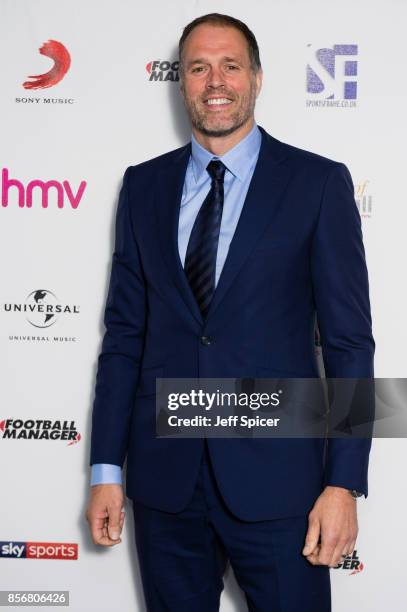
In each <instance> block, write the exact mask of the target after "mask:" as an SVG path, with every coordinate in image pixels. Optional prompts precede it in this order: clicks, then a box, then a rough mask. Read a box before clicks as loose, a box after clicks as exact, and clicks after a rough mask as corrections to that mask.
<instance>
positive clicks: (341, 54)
mask: <svg viewBox="0 0 407 612" xmlns="http://www.w3.org/2000/svg"><path fill="white" fill-rule="evenodd" d="M212 11H217V12H222V13H228V14H231V15H233V16H236V17H238V18H240V19H242V20H243V21H245V22H246V23H247V24H248V25H249V27H250V28H251V29H252V30H253V31H254V33H255V35H256V37H257V39H258V43H259V46H260V54H261V60H262V64H263V68H264V84H263V90H262V93H261V95H260V98H259V99H258V104H257V109H256V120H257V122H258V123H259V124H260V125H262V126H263V127H265V128H266V129H267V130H268V131H269V132H271V133H272V134H273V135H274V136H275V137H277V138H279V139H280V140H283V141H285V142H289V143H291V144H294V145H296V146H298V147H302V148H306V149H309V150H311V151H315V152H317V153H320V154H322V155H325V156H328V157H331V158H333V159H336V160H338V161H343V162H345V163H346V164H347V165H348V167H349V169H350V171H351V173H352V177H353V180H354V183H355V190H356V193H355V197H356V201H357V203H358V206H359V209H360V214H361V217H362V222H363V232H364V240H365V247H366V252H367V259H368V266H369V274H370V284H371V301H372V309H373V318H374V333H375V338H376V342H377V356H376V375H377V376H383V377H385V376H389V377H390V376H393V377H405V376H406V375H407V364H406V360H405V358H404V349H405V344H406V340H407V332H406V326H405V312H406V310H407V298H406V292H405V287H404V281H403V280H402V279H403V278H404V277H405V258H406V251H407V247H406V240H405V236H404V234H405V225H406V220H407V213H406V204H407V203H406V195H405V174H406V161H407V160H406V155H405V145H406V140H407V128H406V119H405V115H406V107H407V80H406V76H405V75H406V72H405V65H406V59H407V57H406V48H405V23H406V20H407V2H406V1H403V0H398V1H397V0H380V1H379V0H364V1H363V0H359V1H357V0H342V2H336V1H333V0H318V1H317V0H308V1H301V0H253V1H252V2H245V1H243V0H233V1H232V0H227V1H223V2H222V1H221V0H217V1H216V2H213V1H204V0H202V1H198V0H195V1H193V2H192V1H191V0H178V1H177V2H175V3H174V2H167V1H165V0H152V1H150V2H147V3H142V2H136V1H135V0H119V1H118V0H116V1H115V2H114V1H113V0H88V1H79V0H59V1H58V2H55V1H54V0H31V1H29V0H19V1H16V0H0V34H1V36H0V58H1V60H0V79H1V93H0V112H1V138H0V163H1V171H2V177H1V197H2V205H1V207H0V249H1V254H0V258H1V270H2V273H1V298H0V351H1V367H0V377H1V384H0V394H1V406H0V465H1V488H0V496H1V503H0V513H1V517H0V588H1V589H24V590H29V589H35V590H40V589H56V590H69V591H70V606H71V609H72V610H74V611H75V612H79V611H80V612H82V611H83V612H85V611H86V612H87V611H91V610H98V611H106V612H107V611H109V612H110V611H111V610H113V609H115V607H116V606H117V605H119V606H120V610H122V612H130V611H133V610H136V611H137V610H140V611H142V610H144V604H143V598H142V595H141V584H140V578H139V573H138V565H137V560H136V555H135V547H134V532H133V525H132V515H131V508H130V505H129V506H128V508H127V510H128V513H127V522H126V526H125V530H124V537H123V542H122V544H121V545H119V546H116V547H114V548H112V549H107V550H106V549H103V550H102V549H98V548H97V547H95V546H94V545H93V544H92V542H91V540H90V537H89V535H88V530H87V524H86V521H85V519H84V513H85V507H86V500H87V492H88V486H89V468H88V458H89V434H90V415H91V407H92V399H93V390H94V378H95V368H96V359H97V354H98V350H99V348H100V341H101V336H102V333H103V327H102V315H103V306H104V300H105V297H106V291H107V282H108V273H109V270H110V258H111V254H112V249H113V227H114V225H113V224H114V215H115V210H116V204H117V195H118V188H119V185H120V182H121V178H122V175H123V172H124V170H125V168H126V167H127V166H128V165H129V164H136V163H139V162H142V161H144V160H146V159H149V158H151V157H154V156H156V155H159V154H161V153H163V152H164V151H168V150H170V149H173V148H175V147H178V146H180V145H182V144H184V143H185V142H187V141H188V140H189V138H190V129H189V124H188V120H187V117H186V116H185V114H184V110H183V105H182V102H181V98H180V94H179V82H178V74H177V63H176V62H177V42H178V39H179V36H180V35H181V31H182V28H183V27H184V25H185V24H186V23H188V22H189V21H190V20H192V19H193V18H194V17H197V16H199V15H202V14H205V13H209V12H212ZM51 68H52V70H51ZM50 70H51V71H50ZM49 71H50V72H49ZM29 75H31V77H30V76H29ZM32 75H36V76H35V77H33V76H32ZM38 304H54V305H55V304H58V305H60V312H58V313H57V314H53V315H44V313H39V312H38V308H37V305H38ZM27 421H28V423H27ZM30 421H31V423H30ZM30 427H35V428H39V429H40V430H41V434H40V436H39V438H38V439H24V437H23V436H24V433H21V432H24V431H28V429H29V428H30ZM12 431H14V432H15V434H16V436H15V437H9V436H10V432H12ZM405 451H406V443H405V440H403V439H388V440H375V441H374V443H373V450H372V455H371V464H370V494H369V497H368V499H367V500H365V499H362V500H360V502H358V503H359V523H360V535H359V540H358V545H357V551H356V553H355V555H354V557H355V558H354V559H353V560H351V561H348V562H347V563H346V564H345V567H341V568H338V569H333V570H331V575H332V585H333V604H334V606H333V610H334V612H344V611H345V610H349V609H350V607H351V608H352V610H358V611H359V612H379V611H381V610H382V609H383V608H384V607H385V608H386V609H387V610H395V611H401V610H402V609H404V608H403V606H404V600H405V595H406V590H405V584H403V576H402V571H403V567H404V559H405V544H406V541H407V539H406V536H407V530H406V525H405V507H406V502H407V493H406V485H405V465H406V459H405ZM129 519H130V520H129ZM221 609H222V612H231V611H232V610H241V611H243V610H245V609H246V606H245V604H244V601H243V598H242V596H241V593H240V590H239V588H238V587H237V586H236V583H235V581H234V578H233V575H232V572H231V571H229V572H228V574H227V578H226V589H225V592H224V593H223V595H222V602H221Z"/></svg>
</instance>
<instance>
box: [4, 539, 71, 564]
mask: <svg viewBox="0 0 407 612" xmlns="http://www.w3.org/2000/svg"><path fill="white" fill-rule="evenodd" d="M0 557H2V558H3V559H65V560H68V561H76V560H77V559H78V544H72V543H67V542H14V541H8V542H1V541H0Z"/></svg>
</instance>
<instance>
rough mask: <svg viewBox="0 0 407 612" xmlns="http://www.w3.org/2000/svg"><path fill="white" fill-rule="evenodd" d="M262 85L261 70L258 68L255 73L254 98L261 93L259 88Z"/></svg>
mask: <svg viewBox="0 0 407 612" xmlns="http://www.w3.org/2000/svg"><path fill="white" fill-rule="evenodd" d="M262 84H263V68H259V70H258V71H257V72H256V98H257V96H258V95H259V93H260V91H261V86H262Z"/></svg>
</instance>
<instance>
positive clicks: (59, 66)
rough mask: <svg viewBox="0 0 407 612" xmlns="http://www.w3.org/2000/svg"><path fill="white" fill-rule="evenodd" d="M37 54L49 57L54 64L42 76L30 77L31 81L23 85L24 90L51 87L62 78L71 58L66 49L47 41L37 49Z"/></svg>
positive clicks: (58, 43) (60, 44) (55, 41)
mask: <svg viewBox="0 0 407 612" xmlns="http://www.w3.org/2000/svg"><path fill="white" fill-rule="evenodd" d="M39 52H40V53H41V55H45V56H46V57H49V58H50V59H51V60H52V61H53V62H54V64H53V66H52V68H51V69H50V70H49V71H48V72H45V73H44V74H34V75H30V76H29V77H28V78H29V79H32V81H25V82H24V83H23V87H24V88H25V89H46V88H47V87H53V86H54V85H56V84H57V83H59V81H61V80H62V79H63V78H64V76H65V75H66V73H67V72H68V70H69V67H70V65H71V56H70V55H69V52H68V49H67V48H66V47H65V46H64V45H63V44H62V43H60V42H58V41H57V40H47V42H45V43H44V44H43V45H42V47H40V48H39Z"/></svg>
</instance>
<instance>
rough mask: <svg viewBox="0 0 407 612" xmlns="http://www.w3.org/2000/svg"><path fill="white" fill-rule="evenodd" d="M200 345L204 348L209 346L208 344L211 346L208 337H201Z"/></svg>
mask: <svg viewBox="0 0 407 612" xmlns="http://www.w3.org/2000/svg"><path fill="white" fill-rule="evenodd" d="M201 344H203V345H204V346H209V345H210V344H212V340H211V338H210V336H201Z"/></svg>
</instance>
